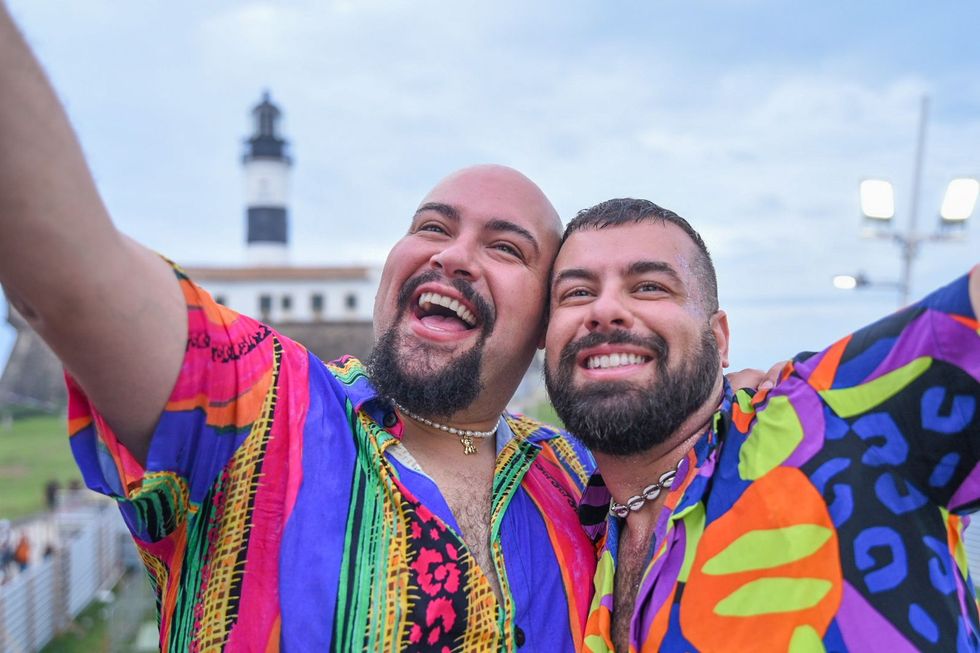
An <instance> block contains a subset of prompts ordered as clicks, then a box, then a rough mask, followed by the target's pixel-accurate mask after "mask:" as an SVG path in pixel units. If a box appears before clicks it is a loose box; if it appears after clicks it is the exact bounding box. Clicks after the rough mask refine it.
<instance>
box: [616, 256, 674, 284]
mask: <svg viewBox="0 0 980 653" xmlns="http://www.w3.org/2000/svg"><path fill="white" fill-rule="evenodd" d="M650 272H662V273H664V274H666V275H667V276H669V277H672V278H673V279H674V280H675V281H678V282H682V279H681V275H679V274H677V270H675V269H674V266H672V265H671V264H670V263H664V262H663V261H634V262H633V263H630V264H629V266H628V267H627V268H626V274H627V276H631V277H634V276H639V275H641V274H649V273H650Z"/></svg>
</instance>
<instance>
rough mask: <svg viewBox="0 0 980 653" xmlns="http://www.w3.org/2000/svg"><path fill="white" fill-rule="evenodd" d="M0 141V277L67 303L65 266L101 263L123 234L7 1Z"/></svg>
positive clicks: (22, 290)
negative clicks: (111, 246)
mask: <svg viewBox="0 0 980 653" xmlns="http://www.w3.org/2000/svg"><path fill="white" fill-rule="evenodd" d="M0 142H2V143H3V147H2V148H0V234H2V238H0V282H2V283H3V284H4V286H5V287H7V288H8V289H9V290H10V291H12V293H13V294H14V295H16V296H18V297H20V298H21V299H22V300H23V301H24V302H26V303H27V304H29V305H31V306H34V307H37V308H38V309H40V310H42V311H43V308H44V307H43V304H44V303H45V302H50V303H52V304H56V303H57V304H60V305H62V306H64V304H63V302H64V301H65V298H66V297H68V296H71V294H72V293H71V287H70V286H71V284H70V279H69V280H66V279H65V278H64V277H65V269H64V268H65V266H73V265H75V264H76V263H75V262H76V261H77V262H80V263H82V264H85V263H92V264H95V262H96V261H97V260H99V258H100V250H104V248H105V246H106V243H112V244H118V243H119V235H118V233H117V232H116V230H115V229H114V227H113V226H112V224H111V222H110V220H109V217H108V215H107V213H106V210H105V208H104V207H103V204H102V202H101V200H100V199H99V196H98V193H97V192H96V189H95V185H94V183H93V182H92V178H91V175H90V173H89V171H88V167H87V166H86V164H85V160H84V158H83V155H82V151H81V148H80V146H79V144H78V141H77V139H76V138H75V135H74V133H73V131H72V129H71V126H70V125H69V123H68V119H67V117H66V116H65V113H64V111H63V110H62V108H61V105H60V103H59V102H58V99H57V97H56V96H55V93H54V91H53V90H52V88H51V85H50V84H49V83H48V81H47V79H46V77H45V75H44V72H43V71H42V70H41V67H40V65H39V64H38V62H37V61H36V59H35V58H34V56H33V54H32V53H31V51H30V49H29V48H28V46H27V44H26V43H25V41H24V39H23V37H22V36H21V34H20V33H19V31H18V29H17V27H16V26H15V25H14V24H13V21H12V20H11V18H10V15H9V13H8V12H7V10H6V8H5V7H3V6H2V5H0ZM102 254H103V255H104V251H103V252H102ZM44 261H50V262H59V263H60V265H43V264H41V265H39V263H43V262H44ZM66 281H67V282H68V283H67V284H66ZM66 285H67V287H66Z"/></svg>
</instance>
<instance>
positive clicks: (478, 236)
mask: <svg viewBox="0 0 980 653" xmlns="http://www.w3.org/2000/svg"><path fill="white" fill-rule="evenodd" d="M0 60H2V61H3V62H4V65H3V66H2V67H0V138H2V141H3V143H4V146H3V148H0V282H2V283H3V286H4V288H5V290H6V292H7V294H8V296H9V297H10V299H11V301H12V303H13V304H14V305H15V306H16V307H17V308H18V310H19V311H20V312H21V313H22V314H23V315H24V316H25V317H26V318H27V319H28V320H29V321H30V323H31V324H32V326H33V327H34V328H35V329H36V330H37V331H38V333H40V334H41V336H42V337H43V338H44V339H45V340H46V341H47V342H48V343H49V344H50V346H51V348H52V349H53V350H54V351H55V352H56V353H57V355H58V356H59V357H60V358H61V359H62V361H63V362H64V364H65V366H66V368H67V370H68V371H69V375H70V378H69V391H70V393H69V403H70V407H69V412H70V430H71V444H72V449H73V451H74V454H75V456H76V458H77V460H78V463H79V465H80V467H81V469H82V472H83V475H84V477H85V480H86V483H87V484H88V485H89V486H90V487H92V488H93V489H96V490H98V491H100V492H103V493H105V494H107V495H109V496H112V497H115V498H116V499H117V500H118V501H119V505H120V508H121V511H122V513H123V516H124V518H125V520H126V522H127V524H128V526H129V528H130V530H131V531H132V533H133V535H134V537H135V539H136V543H137V545H138V547H139V550H140V553H141V555H142V557H143V560H144V562H145V563H146V566H147V568H148V570H149V572H150V576H151V578H152V580H153V583H154V586H155V589H156V592H157V595H158V598H159V605H160V625H161V629H160V647H161V649H162V650H166V651H187V650H189V649H191V648H200V649H209V650H210V649H214V648H217V649H222V648H228V649H232V650H243V649H244V650H263V651H265V650H275V649H277V648H279V647H280V646H282V647H283V648H287V649H290V650H337V651H352V650H365V649H367V650H405V651H411V650H417V651H423V650H424V651H484V650H485V651H498V650H514V649H516V648H519V647H522V646H523V647H526V649H527V650H552V651H557V650H573V649H574V648H577V647H578V646H579V645H580V644H581V633H582V631H583V629H584V625H585V620H586V617H587V611H588V600H589V598H590V589H591V578H592V575H593V572H594V569H595V560H594V550H593V548H592V545H591V543H590V541H589V540H588V539H587V537H586V536H585V534H584V532H583V531H582V530H581V528H580V527H579V525H578V519H577V516H576V511H575V507H576V504H577V502H578V499H579V497H580V495H581V492H582V489H583V485H584V483H585V482H586V480H587V478H588V475H589V474H590V472H591V471H592V462H591V457H590V456H589V455H588V453H587V452H585V451H584V450H583V449H581V447H580V445H577V444H575V443H573V442H572V441H569V440H567V439H565V438H564V437H563V436H562V435H561V434H560V433H559V432H558V431H556V430H554V429H552V428H549V427H547V426H544V425H542V424H539V423H537V422H534V421H532V420H529V419H526V418H523V417H518V416H514V415H510V414H507V413H505V412H504V411H505V406H506V404H507V401H508V400H509V399H510V397H511V395H512V394H513V392H514V390H515V388H516V387H517V385H518V383H519V382H520V379H521V377H522V376H523V374H524V372H525V371H526V369H527V367H528V365H529V363H530V361H531V358H532V356H533V354H534V351H535V349H536V347H538V346H539V345H540V344H541V343H542V339H543V327H542V325H543V323H544V319H543V318H544V310H545V299H546V289H547V281H548V274H549V270H550V267H551V263H552V261H553V259H554V256H555V254H556V252H557V248H558V242H559V237H560V223H559V220H558V216H557V215H556V213H555V210H554V208H553V207H552V206H551V204H550V203H549V201H548V200H547V198H546V197H545V196H544V194H543V193H542V192H541V190H540V189H539V188H538V187H537V186H535V185H534V184H533V183H532V182H531V181H530V180H528V179H527V178H526V177H524V176H523V175H521V174H520V173H518V172H516V171H514V170H511V169H509V168H505V167H500V166H479V167H474V168H469V169H466V170H462V171H459V172H457V173H455V174H453V175H451V176H450V177H448V178H447V179H445V180H443V181H442V182H440V183H439V184H438V185H437V186H436V187H435V188H434V189H433V190H432V191H431V192H430V193H429V194H428V195H427V196H426V197H425V198H424V199H423V200H422V202H421V204H420V205H419V206H418V208H417V209H416V210H415V211H414V212H411V213H410V214H409V216H407V217H408V218H409V220H408V223H409V225H408V230H407V233H406V234H405V236H404V237H403V238H402V239H401V240H400V241H399V242H398V243H397V244H396V245H395V246H394V248H393V249H392V251H391V254H390V256H389V257H388V260H387V262H386V264H385V267H384V271H383V273H382V277H381V282H380V288H379V292H378V296H377V301H376V305H375V328H376V330H377V336H378V344H377V347H376V350H375V352H374V354H373V357H372V359H371V361H369V363H368V364H366V365H365V364H364V363H362V362H361V361H358V360H355V359H352V358H343V359H340V360H338V361H335V362H333V363H327V364H325V363H323V362H321V361H319V360H318V359H316V358H315V357H314V356H312V355H311V354H310V353H309V352H307V351H306V350H305V349H304V348H303V347H302V346H301V345H299V344H297V343H295V342H292V341H290V340H289V339H287V338H284V337H283V336H281V335H280V334H278V333H276V332H275V331H274V330H272V329H270V328H269V327H268V326H266V325H264V324H261V323H259V322H257V321H255V320H253V319H251V318H248V317H246V316H242V315H238V314H236V313H234V312H232V311H230V310H228V309H227V308H225V307H223V306H220V305H218V304H216V303H215V302H214V301H213V300H212V299H211V297H210V296H209V295H208V294H207V293H206V292H204V291H203V290H201V289H200V288H199V287H198V286H196V285H195V284H194V283H193V282H192V281H191V280H190V279H188V278H187V277H186V276H185V275H184V274H183V273H182V272H181V271H180V270H179V269H177V268H174V267H172V266H171V265H170V264H169V263H167V262H166V261H164V260H163V259H161V258H160V257H158V256H157V255H155V254H154V253H153V252H151V251H149V250H147V249H146V248H144V247H143V246H141V245H139V244H137V243H135V242H133V241H132V240H130V239H128V238H127V237H125V236H123V235H122V234H121V233H120V232H118V231H117V230H116V229H115V227H114V226H113V225H112V222H111V221H110V219H109V216H108V215H107V212H106V209H105V207H104V206H103V204H102V202H101V200H100V198H99V196H98V193H97V191H96V188H95V186H94V184H93V182H92V179H91V177H90V174H89V172H88V170H87V167H86V164H85V161H84V159H83V156H82V153H81V150H80V148H79V146H78V144H77V142H76V139H75V137H74V135H73V133H72V130H71V127H70V125H69V124H68V121H67V119H66V117H65V116H64V114H63V111H62V109H61V108H60V106H59V104H58V102H57V100H56V98H55V96H54V94H53V92H52V90H51V88H50V87H49V85H48V83H47V81H46V80H45V78H44V75H43V73H42V71H41V70H40V68H39V66H38V65H37V63H36V62H35V60H34V58H33V56H32V54H31V53H30V51H29V49H28V47H27V46H26V45H25V43H24V41H23V40H22V38H21V37H20V35H19V34H18V32H17V30H16V28H15V26H14V25H13V24H12V21H11V19H10V17H9V16H8V14H7V12H6V10H5V9H3V8H0Z"/></svg>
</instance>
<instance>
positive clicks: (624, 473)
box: [594, 381, 722, 533]
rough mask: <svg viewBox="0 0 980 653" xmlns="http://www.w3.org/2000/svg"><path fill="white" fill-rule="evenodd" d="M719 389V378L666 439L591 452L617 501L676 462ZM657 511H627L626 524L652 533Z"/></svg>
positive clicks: (706, 417) (710, 413)
mask: <svg viewBox="0 0 980 653" xmlns="http://www.w3.org/2000/svg"><path fill="white" fill-rule="evenodd" d="M721 393H722V385H721V382H720V381H719V383H718V385H717V386H716V388H715V391H714V392H712V393H711V397H712V399H710V400H709V401H706V402H705V403H704V404H702V405H701V407H700V408H699V409H698V410H696V411H695V412H694V413H692V414H691V415H690V416H689V417H688V418H687V419H686V420H684V422H683V423H682V424H681V425H680V427H678V429H677V430H676V431H674V433H672V434H671V436H670V437H669V438H667V440H665V441H664V442H662V443H660V444H658V445H656V446H654V447H651V448H650V449H647V450H646V451H643V452H640V453H637V454H633V455H629V456H615V455H610V454H604V453H600V452H594V456H595V460H596V465H597V466H598V468H599V471H600V472H601V473H602V478H603V480H604V481H605V483H606V487H607V488H608V489H609V492H610V494H612V496H613V499H614V500H615V501H616V502H617V503H625V502H626V501H627V500H628V499H629V498H630V497H632V496H636V495H638V494H640V492H641V491H642V490H643V488H645V487H646V486H648V485H650V484H651V483H655V482H656V481H657V479H659V478H660V476H661V475H662V474H663V473H664V472H666V471H668V470H672V469H674V468H675V467H676V466H677V463H678V462H680V460H681V459H682V458H683V457H684V456H686V455H687V452H688V451H690V450H691V449H692V448H693V447H694V444H695V443H696V442H697V440H698V438H699V437H700V436H701V434H702V433H704V431H705V429H706V428H707V427H708V424H709V423H710V420H711V418H712V416H713V415H714V413H715V411H716V410H717V408H718V404H719V403H721ZM667 493H668V491H667V490H664V491H663V492H662V494H661V497H666V495H667ZM662 500H663V499H662V498H660V499H659V501H657V502H656V504H657V505H660V502H661V501H662ZM658 512H659V511H657V510H651V509H650V506H644V507H643V508H640V509H639V510H637V511H636V512H631V513H630V514H629V516H628V517H627V520H626V521H627V527H628V528H629V529H630V530H634V529H637V528H639V529H640V532H650V533H652V532H653V528H654V526H655V525H656V521H657V517H658ZM634 532H635V531H634Z"/></svg>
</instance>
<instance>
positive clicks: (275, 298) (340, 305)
mask: <svg viewBox="0 0 980 653" xmlns="http://www.w3.org/2000/svg"><path fill="white" fill-rule="evenodd" d="M281 116H282V112H281V111H280V110H279V108H278V107H277V106H276V105H275V104H273V103H272V100H271V99H270V97H269V94H268V93H264V94H263V96H262V101H261V102H259V104H257V105H256V106H255V107H254V108H253V109H252V117H253V133H252V135H251V136H250V137H249V138H248V139H247V140H246V141H245V154H244V155H243V157H242V164H243V166H244V168H245V219H246V231H247V235H246V242H247V258H248V264H247V265H246V266H243V267H206V266H198V267H189V268H187V273H188V274H189V275H190V277H191V278H192V279H194V281H195V282H198V283H200V284H201V285H202V286H203V287H204V288H206V289H207V290H208V292H210V293H211V295H212V296H213V297H214V298H215V300H216V301H218V302H219V303H221V304H224V305H225V306H228V307H229V308H231V309H233V310H235V311H238V312H239V313H244V314H246V315H251V316H253V317H256V318H258V319H260V320H262V321H264V322H272V323H274V324H276V325H277V326H278V325H279V324H281V323H324V322H326V323H329V322H344V323H348V324H350V323H356V322H367V323H370V321H371V317H372V309H373V304H374V295H375V292H376V291H377V288H378V276H379V274H380V271H379V269H378V268H375V267H372V266H318V267H311V266H294V265H290V263H289V187H290V168H291V167H292V159H291V157H290V155H289V143H288V142H287V141H286V140H285V139H284V138H283V137H282V136H281V134H280V133H279V119H280V118H281ZM338 353H342V352H338Z"/></svg>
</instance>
